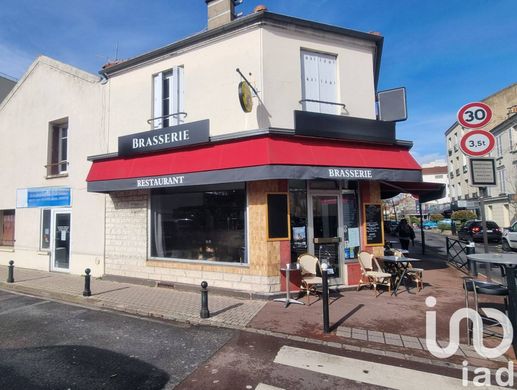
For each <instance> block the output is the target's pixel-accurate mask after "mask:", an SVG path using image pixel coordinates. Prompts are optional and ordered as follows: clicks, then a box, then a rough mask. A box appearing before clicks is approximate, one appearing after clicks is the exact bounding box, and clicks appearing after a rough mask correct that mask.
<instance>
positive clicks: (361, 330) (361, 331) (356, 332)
mask: <svg viewBox="0 0 517 390" xmlns="http://www.w3.org/2000/svg"><path fill="white" fill-rule="evenodd" d="M354 333H355V334H364V335H366V334H367V332H366V329H359V328H352V334H354Z"/></svg>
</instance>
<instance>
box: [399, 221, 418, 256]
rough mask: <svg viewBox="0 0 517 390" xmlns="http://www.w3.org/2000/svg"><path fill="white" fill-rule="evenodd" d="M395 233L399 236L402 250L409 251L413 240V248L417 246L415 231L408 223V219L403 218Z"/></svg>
mask: <svg viewBox="0 0 517 390" xmlns="http://www.w3.org/2000/svg"><path fill="white" fill-rule="evenodd" d="M395 233H397V234H398V235H399V241H400V246H401V247H402V249H406V250H407V249H409V240H411V241H412V243H413V246H415V231H414V230H413V228H412V227H411V226H410V225H409V224H408V223H407V219H405V218H403V219H401V220H400V222H399V225H398V226H397V228H396V229H395Z"/></svg>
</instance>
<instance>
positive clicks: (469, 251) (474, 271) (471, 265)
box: [465, 242, 478, 276]
mask: <svg viewBox="0 0 517 390" xmlns="http://www.w3.org/2000/svg"><path fill="white" fill-rule="evenodd" d="M475 253H476V244H475V243H474V242H469V243H468V244H467V245H465V254H466V255H467V256H468V255H473V254H475ZM467 268H468V269H469V271H470V274H471V275H472V276H478V267H477V263H476V262H475V261H472V260H469V259H468V258H467Z"/></svg>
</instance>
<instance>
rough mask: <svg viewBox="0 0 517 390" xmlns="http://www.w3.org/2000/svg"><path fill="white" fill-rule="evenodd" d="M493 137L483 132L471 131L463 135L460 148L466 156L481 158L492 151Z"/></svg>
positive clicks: (487, 132)
mask: <svg viewBox="0 0 517 390" xmlns="http://www.w3.org/2000/svg"><path fill="white" fill-rule="evenodd" d="M494 145H495V137H494V136H493V134H492V133H490V132H489V131H485V130H472V131H469V132H468V133H466V134H465V135H463V137H461V141H460V148H461V151H462V152H463V153H465V154H466V155H468V156H475V157H479V156H483V155H485V154H488V153H490V152H491V151H492V149H494Z"/></svg>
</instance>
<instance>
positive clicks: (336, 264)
mask: <svg viewBox="0 0 517 390" xmlns="http://www.w3.org/2000/svg"><path fill="white" fill-rule="evenodd" d="M340 197H341V194H340V192H339V191H322V192H319V191H318V192H311V195H310V196H309V205H308V214H309V252H310V253H313V254H314V256H316V257H318V258H319V259H320V262H321V263H327V264H329V265H330V266H331V267H332V268H333V270H334V275H329V278H330V282H331V283H333V284H342V283H343V282H344V280H343V252H344V250H343V240H342V239H341V237H343V221H342V219H343V211H342V202H340Z"/></svg>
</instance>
